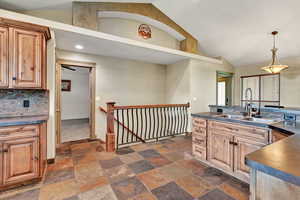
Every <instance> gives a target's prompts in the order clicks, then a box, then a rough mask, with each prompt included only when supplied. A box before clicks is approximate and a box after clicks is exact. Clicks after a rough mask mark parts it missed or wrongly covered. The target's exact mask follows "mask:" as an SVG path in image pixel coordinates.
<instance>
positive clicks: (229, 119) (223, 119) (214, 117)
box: [192, 112, 269, 128]
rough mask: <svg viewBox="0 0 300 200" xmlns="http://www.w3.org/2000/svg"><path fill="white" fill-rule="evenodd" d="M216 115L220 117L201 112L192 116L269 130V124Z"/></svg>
mask: <svg viewBox="0 0 300 200" xmlns="http://www.w3.org/2000/svg"><path fill="white" fill-rule="evenodd" d="M216 115H220V113H214V112H203V113H195V114H192V116H193V117H201V118H205V119H211V120H216V121H222V122H231V123H238V124H243V125H249V126H258V127H262V128H269V124H265V123H260V122H254V121H246V120H240V119H235V118H224V117H216Z"/></svg>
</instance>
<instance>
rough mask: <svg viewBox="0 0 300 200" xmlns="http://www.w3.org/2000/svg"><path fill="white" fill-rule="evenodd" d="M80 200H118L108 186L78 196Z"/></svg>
mask: <svg viewBox="0 0 300 200" xmlns="http://www.w3.org/2000/svg"><path fill="white" fill-rule="evenodd" d="M79 198H80V200H118V199H117V197H116V195H115V193H114V192H113V190H112V189H111V186H110V185H106V186H102V187H97V188H95V189H93V190H89V191H87V192H83V193H81V194H79Z"/></svg>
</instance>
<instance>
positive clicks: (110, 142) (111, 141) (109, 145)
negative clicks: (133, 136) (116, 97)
mask: <svg viewBox="0 0 300 200" xmlns="http://www.w3.org/2000/svg"><path fill="white" fill-rule="evenodd" d="M106 104H107V115H106V122H107V125H106V130H107V131H106V151H107V152H114V151H115V150H116V148H115V146H116V144H115V131H114V105H115V102H108V103H106Z"/></svg>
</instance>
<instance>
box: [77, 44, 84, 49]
mask: <svg viewBox="0 0 300 200" xmlns="http://www.w3.org/2000/svg"><path fill="white" fill-rule="evenodd" d="M75 48H76V49H83V46H82V45H80V44H76V45H75Z"/></svg>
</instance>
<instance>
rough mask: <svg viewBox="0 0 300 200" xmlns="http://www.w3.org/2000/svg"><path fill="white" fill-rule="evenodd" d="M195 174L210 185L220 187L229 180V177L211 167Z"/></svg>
mask: <svg viewBox="0 0 300 200" xmlns="http://www.w3.org/2000/svg"><path fill="white" fill-rule="evenodd" d="M195 174H196V175H197V176H200V177H201V178H203V179H204V180H206V181H207V182H208V183H209V184H211V185H220V184H222V183H224V182H225V181H227V180H229V179H230V176H229V175H227V174H225V173H223V172H221V171H220V170H217V169H215V168H212V167H208V168H205V169H204V170H200V171H197V172H195Z"/></svg>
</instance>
